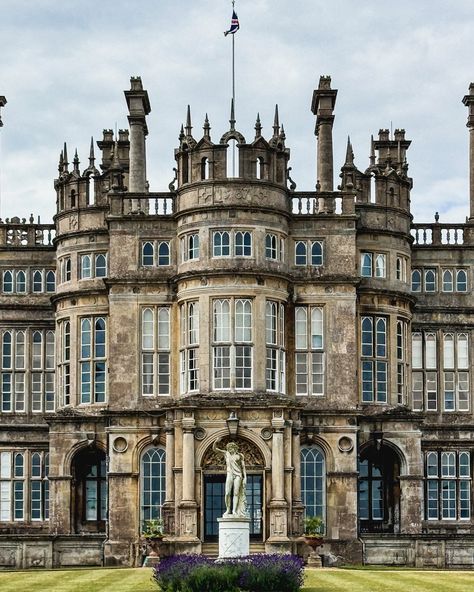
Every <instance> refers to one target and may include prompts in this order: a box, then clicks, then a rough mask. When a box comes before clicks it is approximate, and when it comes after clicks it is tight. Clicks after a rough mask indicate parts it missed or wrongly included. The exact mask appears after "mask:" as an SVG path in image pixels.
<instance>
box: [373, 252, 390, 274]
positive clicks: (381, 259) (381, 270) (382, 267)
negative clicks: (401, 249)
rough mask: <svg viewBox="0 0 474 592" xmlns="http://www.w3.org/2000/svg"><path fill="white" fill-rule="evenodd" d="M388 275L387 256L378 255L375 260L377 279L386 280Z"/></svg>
mask: <svg viewBox="0 0 474 592" xmlns="http://www.w3.org/2000/svg"><path fill="white" fill-rule="evenodd" d="M386 273H387V264H386V257H385V255H381V254H379V255H377V257H376V258H375V277H378V278H384V277H385V276H386Z"/></svg>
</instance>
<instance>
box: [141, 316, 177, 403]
mask: <svg viewBox="0 0 474 592" xmlns="http://www.w3.org/2000/svg"><path fill="white" fill-rule="evenodd" d="M170 347H171V346H170V307H169V306H158V307H151V308H150V307H149V308H145V309H143V311H142V394H143V395H169V394H170Z"/></svg>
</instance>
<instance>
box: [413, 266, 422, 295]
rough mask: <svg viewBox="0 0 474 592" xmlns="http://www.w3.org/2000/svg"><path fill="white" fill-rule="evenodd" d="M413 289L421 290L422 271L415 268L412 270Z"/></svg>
mask: <svg viewBox="0 0 474 592" xmlns="http://www.w3.org/2000/svg"><path fill="white" fill-rule="evenodd" d="M411 291H412V292H421V271H420V270H419V269H414V270H413V271H412V272H411Z"/></svg>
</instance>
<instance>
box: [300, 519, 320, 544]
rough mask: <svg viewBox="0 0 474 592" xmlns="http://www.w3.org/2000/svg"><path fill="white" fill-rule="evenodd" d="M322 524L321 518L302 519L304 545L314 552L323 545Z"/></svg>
mask: <svg viewBox="0 0 474 592" xmlns="http://www.w3.org/2000/svg"><path fill="white" fill-rule="evenodd" d="M323 534H324V522H323V519H322V518H321V516H306V518H305V519H304V538H305V541H306V544H307V545H309V546H310V547H311V549H313V551H315V550H316V549H317V548H318V547H319V546H320V545H322V544H323Z"/></svg>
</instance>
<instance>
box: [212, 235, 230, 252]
mask: <svg viewBox="0 0 474 592" xmlns="http://www.w3.org/2000/svg"><path fill="white" fill-rule="evenodd" d="M212 242H213V244H212V255H213V257H229V255H230V235H229V233H228V232H226V231H224V232H220V231H216V232H214V233H213V235H212Z"/></svg>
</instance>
